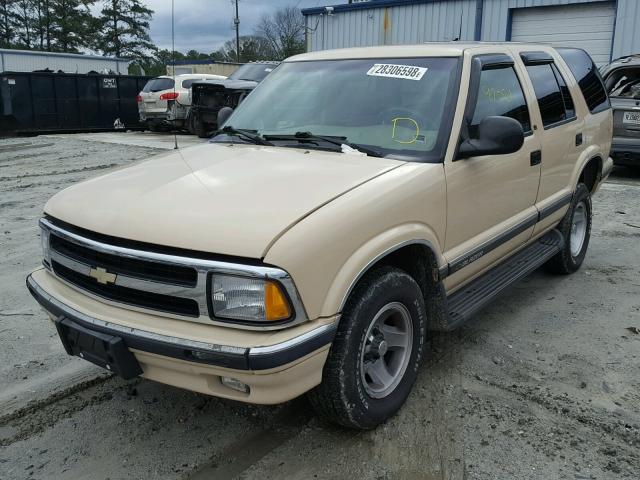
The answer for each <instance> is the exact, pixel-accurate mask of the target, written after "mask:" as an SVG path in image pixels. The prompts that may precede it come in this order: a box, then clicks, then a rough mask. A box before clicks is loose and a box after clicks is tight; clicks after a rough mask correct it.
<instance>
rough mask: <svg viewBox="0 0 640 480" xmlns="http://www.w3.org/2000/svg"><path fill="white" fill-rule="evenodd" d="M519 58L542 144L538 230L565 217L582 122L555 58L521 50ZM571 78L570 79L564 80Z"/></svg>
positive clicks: (581, 145) (579, 150)
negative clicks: (532, 98) (533, 98)
mask: <svg viewBox="0 0 640 480" xmlns="http://www.w3.org/2000/svg"><path fill="white" fill-rule="evenodd" d="M520 57H521V60H522V62H523V63H524V68H525V70H526V73H527V76H528V77H529V80H530V82H531V85H532V87H533V91H534V93H535V95H536V104H537V105H538V108H537V109H536V110H537V112H536V116H535V118H534V121H533V129H534V131H535V132H536V135H537V136H538V137H539V139H540V143H541V146H542V148H541V152H542V155H541V158H540V165H541V172H540V188H539V189H538V195H537V199H536V206H537V207H538V209H539V210H540V219H539V220H540V222H541V223H540V225H539V226H538V227H537V229H538V231H539V230H541V229H544V228H545V227H546V226H547V225H549V224H550V223H553V222H556V223H557V219H558V218H559V217H561V216H562V215H563V214H564V211H565V210H566V208H567V206H568V205H569V202H570V201H571V196H572V194H573V190H572V189H571V187H570V185H569V179H570V178H571V175H572V173H573V169H574V167H575V165H576V162H577V161H578V158H579V156H580V154H581V153H582V151H583V150H584V148H585V145H586V143H585V140H586V139H585V135H584V132H583V126H584V122H583V121H582V120H579V119H578V118H577V115H576V107H575V103H574V100H573V97H572V95H571V92H570V91H569V87H568V85H567V80H566V78H565V77H567V76H566V75H565V74H563V73H562V72H561V71H560V69H559V68H558V65H557V64H556V62H555V60H554V57H553V56H551V54H550V53H549V52H546V51H536V50H533V49H531V50H523V51H521V52H520ZM567 78H570V77H567Z"/></svg>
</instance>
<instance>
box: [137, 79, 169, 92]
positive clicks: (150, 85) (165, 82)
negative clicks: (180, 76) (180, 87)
mask: <svg viewBox="0 0 640 480" xmlns="http://www.w3.org/2000/svg"><path fill="white" fill-rule="evenodd" d="M172 88H173V79H172V78H152V79H151V80H149V81H148V82H147V84H146V85H145V86H144V88H143V89H142V91H143V92H159V91H161V90H171V89H172Z"/></svg>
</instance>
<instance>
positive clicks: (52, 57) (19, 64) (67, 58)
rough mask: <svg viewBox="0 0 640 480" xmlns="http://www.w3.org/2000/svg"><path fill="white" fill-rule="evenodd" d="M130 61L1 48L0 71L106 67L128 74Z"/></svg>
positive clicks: (82, 70)
mask: <svg viewBox="0 0 640 480" xmlns="http://www.w3.org/2000/svg"><path fill="white" fill-rule="evenodd" d="M128 65H129V62H128V61H126V60H117V59H114V58H107V57H105V58H102V57H96V56H89V55H87V56H82V55H65V54H55V53H48V52H47V53H39V52H29V51H27V52H25V51H22V50H8V49H2V50H0V72H33V71H34V70H44V69H46V68H48V69H49V70H53V71H55V72H57V71H58V70H62V71H63V72H66V73H88V72H90V71H96V72H99V71H101V70H104V69H109V70H112V71H114V72H116V73H121V74H126V73H127V69H128Z"/></svg>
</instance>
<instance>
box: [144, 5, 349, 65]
mask: <svg viewBox="0 0 640 480" xmlns="http://www.w3.org/2000/svg"><path fill="white" fill-rule="evenodd" d="M145 3H146V5H147V6H148V7H149V8H151V9H152V10H153V11H154V12H155V13H154V15H153V20H152V22H151V31H150V34H151V39H152V40H153V41H154V43H155V44H156V45H158V47H160V48H166V49H167V50H171V0H145ZM339 3H347V2H346V0H240V1H239V13H240V35H249V34H251V33H252V32H253V28H254V26H255V25H256V24H257V23H258V21H259V20H260V18H261V17H262V15H264V14H269V13H271V12H273V11H275V10H276V9H278V8H280V7H285V6H289V5H292V6H298V7H299V8H308V7H315V6H318V5H320V6H323V5H333V4H339ZM234 15H235V7H234V6H233V3H232V1H231V0H175V44H176V50H178V51H181V52H186V51H187V50H191V49H195V50H198V51H200V52H205V53H211V52H214V51H216V50H218V48H220V47H221V46H222V44H223V43H224V42H225V41H227V40H229V39H231V38H235V37H234V35H235V33H234V30H233V17H234Z"/></svg>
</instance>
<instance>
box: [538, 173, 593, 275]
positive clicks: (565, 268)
mask: <svg viewBox="0 0 640 480" xmlns="http://www.w3.org/2000/svg"><path fill="white" fill-rule="evenodd" d="M558 229H559V230H560V233H561V234H562V236H563V237H564V247H563V248H562V250H561V251H560V252H559V253H557V254H556V255H555V256H554V257H552V258H551V260H549V261H548V262H547V263H546V264H545V267H546V268H547V270H549V271H551V272H553V273H560V274H564V275H567V274H569V273H573V272H575V271H576V270H578V269H579V268H580V266H581V265H582V262H583V261H584V257H585V255H586V254H587V248H588V246H589V239H590V238H591V192H590V191H589V189H588V188H587V186H586V185H585V184H584V183H579V184H578V187H577V188H576V192H575V194H574V196H573V200H572V201H571V205H570V206H569V210H568V211H567V214H566V215H565V217H564V219H563V220H562V222H561V223H560V225H559V226H558Z"/></svg>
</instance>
